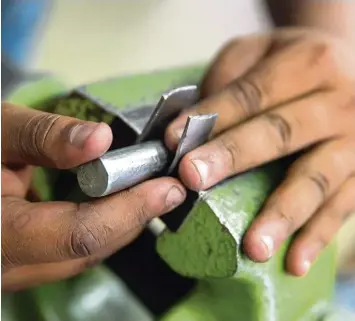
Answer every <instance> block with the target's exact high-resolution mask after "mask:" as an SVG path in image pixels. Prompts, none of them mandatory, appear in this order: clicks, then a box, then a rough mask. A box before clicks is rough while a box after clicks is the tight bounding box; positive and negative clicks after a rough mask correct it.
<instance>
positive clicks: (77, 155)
mask: <svg viewBox="0 0 355 321" xmlns="http://www.w3.org/2000/svg"><path fill="white" fill-rule="evenodd" d="M1 115H2V129H1V133H2V146H1V153H2V162H5V163H7V164H16V165H17V164H32V165H39V166H46V167H57V168H71V167H76V166H78V165H79V164H82V163H85V162H88V161H90V160H92V159H95V158H97V157H99V156H101V155H102V154H103V153H104V152H105V151H107V150H108V148H109V147H110V145H111V142H112V133H111V129H110V128H109V126H108V125H107V124H104V123H94V122H88V121H82V120H79V119H75V118H71V117H65V116H60V115H54V114H49V113H45V112H41V111H38V110H34V109H30V108H24V107H19V106H14V105H11V104H2V110H1Z"/></svg>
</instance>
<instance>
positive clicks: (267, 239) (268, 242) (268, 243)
mask: <svg viewBox="0 0 355 321" xmlns="http://www.w3.org/2000/svg"><path fill="white" fill-rule="evenodd" d="M260 240H261V243H262V244H263V252H264V257H265V259H266V260H268V259H270V258H271V256H272V254H273V252H274V240H273V238H272V237H271V236H268V235H262V236H260Z"/></svg>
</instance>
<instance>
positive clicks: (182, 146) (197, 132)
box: [167, 114, 218, 174]
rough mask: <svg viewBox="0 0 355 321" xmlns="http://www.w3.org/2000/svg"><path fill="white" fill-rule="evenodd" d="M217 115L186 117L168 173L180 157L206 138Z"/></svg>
mask: <svg viewBox="0 0 355 321" xmlns="http://www.w3.org/2000/svg"><path fill="white" fill-rule="evenodd" d="M217 116H218V115H217V114H208V115H201V116H190V117H188V119H187V123H186V126H185V129H184V131H183V134H182V136H181V139H180V142H179V145H178V148H177V150H176V154H175V157H174V159H173V161H172V163H171V164H170V166H169V168H168V172H167V173H168V174H171V173H172V171H173V170H174V169H175V167H176V166H177V165H178V163H179V161H180V160H181V158H183V157H184V156H185V155H186V154H187V153H189V152H191V151H192V150H194V149H195V148H197V147H199V146H201V145H202V144H204V143H205V142H206V141H207V140H208V136H209V135H210V134H211V131H212V128H213V126H214V124H215V122H216V120H217Z"/></svg>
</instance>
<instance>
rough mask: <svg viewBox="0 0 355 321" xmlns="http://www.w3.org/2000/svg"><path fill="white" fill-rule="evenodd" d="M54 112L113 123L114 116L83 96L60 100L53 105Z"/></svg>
mask: <svg viewBox="0 0 355 321" xmlns="http://www.w3.org/2000/svg"><path fill="white" fill-rule="evenodd" d="M52 112H53V113H55V114H59V115H65V116H70V117H76V118H79V119H82V120H89V121H94V122H105V123H107V124H109V123H111V121H112V120H113V118H114V116H113V115H111V114H109V113H106V112H103V111H102V109H101V108H100V107H98V106H97V105H96V104H94V103H93V102H91V101H89V100H87V99H85V98H81V97H68V98H65V99H62V100H60V101H58V102H57V103H56V104H55V105H54V106H53V111H52Z"/></svg>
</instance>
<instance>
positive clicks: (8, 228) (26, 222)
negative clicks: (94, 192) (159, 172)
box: [1, 103, 186, 290]
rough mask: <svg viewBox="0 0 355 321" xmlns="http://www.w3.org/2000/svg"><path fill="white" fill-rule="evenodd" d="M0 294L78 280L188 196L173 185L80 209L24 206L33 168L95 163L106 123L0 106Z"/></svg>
mask: <svg viewBox="0 0 355 321" xmlns="http://www.w3.org/2000/svg"><path fill="white" fill-rule="evenodd" d="M1 114H2V130H1V139H2V146H1V156H2V164H1V165H2V167H1V185H2V189H1V196H2V199H1V202H2V218H1V219H2V242H1V265H2V288H3V289H5V290H17V289H23V288H26V287H30V286H34V285H38V284H41V283H43V282H50V281H55V280H59V279H64V278H67V277H70V276H73V275H75V274H78V273H80V272H82V271H83V270H84V269H85V268H86V267H88V266H91V265H92V264H93V263H95V262H98V261H101V260H102V259H104V258H105V257H107V256H109V255H110V254H111V253H113V252H115V251H117V250H118V249H120V248H121V247H123V246H124V245H126V244H127V243H128V242H130V241H132V240H133V239H134V238H135V237H136V236H137V235H138V233H139V232H140V231H141V230H142V229H143V227H144V226H145V224H146V223H147V222H148V221H149V220H151V219H152V218H154V217H156V216H159V215H162V214H164V213H167V212H169V211H171V210H172V209H173V208H174V207H176V206H178V205H179V204H181V203H182V202H183V201H184V199H185V196H186V192H185V189H184V187H183V186H182V185H181V183H179V181H177V180H176V179H174V178H168V177H164V178H158V179H153V180H150V181H146V182H144V183H142V184H140V185H137V186H135V187H133V188H131V189H128V190H126V191H123V192H121V193H117V194H114V195H111V196H108V197H104V198H101V199H97V200H93V201H89V202H84V203H80V204H76V203H71V202H30V201H29V200H27V199H26V196H27V195H28V192H29V189H30V185H31V177H32V166H43V167H52V168H61V169H68V168H73V167H76V166H78V165H80V164H83V163H86V162H88V161H90V160H93V159H95V158H98V157H100V156H101V155H102V154H103V153H104V152H106V151H107V150H108V148H109V146H110V144H111V141H112V133H111V129H110V128H109V126H108V125H106V124H104V123H100V124H98V123H93V122H85V121H81V120H78V119H75V118H70V117H64V116H59V115H54V114H49V113H44V112H40V111H37V110H32V109H28V108H23V107H18V106H14V105H11V104H7V103H3V104H2V108H1Z"/></svg>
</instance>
